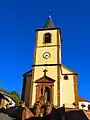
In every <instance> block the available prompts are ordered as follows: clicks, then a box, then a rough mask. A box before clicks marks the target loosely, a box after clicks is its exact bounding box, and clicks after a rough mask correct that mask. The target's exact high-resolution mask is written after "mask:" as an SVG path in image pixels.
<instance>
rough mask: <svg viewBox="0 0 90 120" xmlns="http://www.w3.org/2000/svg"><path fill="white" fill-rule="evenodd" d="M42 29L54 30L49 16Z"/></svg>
mask: <svg viewBox="0 0 90 120" xmlns="http://www.w3.org/2000/svg"><path fill="white" fill-rule="evenodd" d="M44 28H55V27H54V24H53V21H52V18H51V16H49V18H48V20H47V21H46V23H45V25H44Z"/></svg>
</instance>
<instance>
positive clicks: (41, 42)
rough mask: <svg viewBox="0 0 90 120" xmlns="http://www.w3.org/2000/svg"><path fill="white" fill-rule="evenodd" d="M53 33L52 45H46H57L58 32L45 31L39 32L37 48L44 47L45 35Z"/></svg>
mask: <svg viewBox="0 0 90 120" xmlns="http://www.w3.org/2000/svg"><path fill="white" fill-rule="evenodd" d="M48 32H49V33H51V35H52V43H49V44H46V46H47V45H57V38H58V37H57V30H44V31H38V39H37V46H43V45H45V44H43V35H44V34H45V33H48Z"/></svg>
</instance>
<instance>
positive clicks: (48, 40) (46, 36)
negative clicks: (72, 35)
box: [44, 33, 51, 43]
mask: <svg viewBox="0 0 90 120" xmlns="http://www.w3.org/2000/svg"><path fill="white" fill-rule="evenodd" d="M44 43H51V34H50V33H45V34H44Z"/></svg>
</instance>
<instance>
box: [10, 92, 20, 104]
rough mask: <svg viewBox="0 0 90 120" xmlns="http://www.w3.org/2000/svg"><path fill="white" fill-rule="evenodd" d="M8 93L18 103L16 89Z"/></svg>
mask: <svg viewBox="0 0 90 120" xmlns="http://www.w3.org/2000/svg"><path fill="white" fill-rule="evenodd" d="M10 94H11V96H12V97H13V99H14V100H15V102H16V105H19V101H20V96H19V94H18V93H17V92H16V91H12V92H11V93H10Z"/></svg>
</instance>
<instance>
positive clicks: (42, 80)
mask: <svg viewBox="0 0 90 120" xmlns="http://www.w3.org/2000/svg"><path fill="white" fill-rule="evenodd" d="M54 81H55V80H53V79H52V78H50V77H47V76H43V77H41V78H39V79H37V80H36V81H35V83H54Z"/></svg>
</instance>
